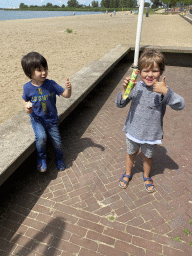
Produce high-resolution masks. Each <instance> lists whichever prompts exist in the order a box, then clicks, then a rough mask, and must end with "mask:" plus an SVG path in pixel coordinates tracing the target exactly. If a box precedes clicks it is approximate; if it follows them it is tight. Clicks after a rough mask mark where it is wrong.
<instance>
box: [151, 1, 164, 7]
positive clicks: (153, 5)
mask: <svg viewBox="0 0 192 256" xmlns="http://www.w3.org/2000/svg"><path fill="white" fill-rule="evenodd" d="M165 1H166V0H165ZM151 2H152V3H153V4H152V7H153V8H158V7H159V6H161V5H162V3H161V2H162V1H160V0H151Z"/></svg>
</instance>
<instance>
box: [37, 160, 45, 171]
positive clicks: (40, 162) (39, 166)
mask: <svg viewBox="0 0 192 256" xmlns="http://www.w3.org/2000/svg"><path fill="white" fill-rule="evenodd" d="M37 170H38V172H46V171H47V163H46V160H45V159H39V160H38V161H37Z"/></svg>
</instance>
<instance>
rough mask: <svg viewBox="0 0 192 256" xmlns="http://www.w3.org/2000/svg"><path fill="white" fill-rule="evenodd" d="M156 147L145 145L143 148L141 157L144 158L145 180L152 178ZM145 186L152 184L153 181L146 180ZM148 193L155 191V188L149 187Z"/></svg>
mask: <svg viewBox="0 0 192 256" xmlns="http://www.w3.org/2000/svg"><path fill="white" fill-rule="evenodd" d="M154 147H155V145H147V144H144V145H142V146H141V155H142V157H143V172H144V173H143V177H144V178H149V177H150V172H151V167H152V155H153V150H154ZM144 182H145V184H146V185H147V184H152V183H153V181H151V180H146V181H144ZM147 189H148V191H153V190H154V186H149V187H148V188H147Z"/></svg>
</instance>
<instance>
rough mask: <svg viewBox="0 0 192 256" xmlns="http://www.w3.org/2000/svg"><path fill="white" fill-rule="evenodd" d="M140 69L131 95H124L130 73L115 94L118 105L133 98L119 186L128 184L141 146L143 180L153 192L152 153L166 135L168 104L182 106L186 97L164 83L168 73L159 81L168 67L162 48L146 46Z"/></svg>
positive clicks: (176, 107) (125, 129)
mask: <svg viewBox="0 0 192 256" xmlns="http://www.w3.org/2000/svg"><path fill="white" fill-rule="evenodd" d="M138 69H139V70H140V75H141V79H142V81H140V82H138V83H136V85H135V86H134V88H133V89H132V91H131V93H130V95H129V97H128V98H127V99H126V100H124V99H123V96H124V93H125V90H126V88H127V85H128V83H129V80H130V77H126V79H125V80H124V84H123V91H122V92H119V93H118V95H117V98H116V105H117V107H119V108H123V107H125V106H126V105H127V104H128V103H129V102H131V106H130V110H129V113H128V116H127V119H126V122H125V125H124V128H123V131H124V132H125V133H126V142H127V156H126V172H125V173H123V175H122V177H121V178H120V181H119V186H120V187H121V188H126V187H127V186H128V183H129V180H130V179H131V177H132V174H131V170H132V167H133V165H134V162H135V158H136V156H137V154H138V152H139V149H140V148H141V155H142V158H143V170H144V173H143V180H144V184H145V188H146V190H147V192H149V193H150V192H154V184H153V180H152V178H151V177H150V171H151V166H152V155H153V151H154V148H155V145H157V144H161V139H162V138H163V117H164V114H165V111H166V106H167V105H169V106H170V107H171V108H172V109H175V110H181V109H183V108H184V106H185V104H184V99H183V98H182V97H181V96H179V95H178V94H176V93H175V92H174V91H173V90H172V89H171V88H170V87H168V86H167V85H166V84H165V77H163V79H162V81H159V80H160V76H161V75H162V74H163V71H164V69H165V59H164V56H163V55H162V54H161V53H160V52H159V51H157V50H154V49H152V50H150V49H146V50H145V51H144V52H143V53H142V54H141V57H140V58H139V62H138Z"/></svg>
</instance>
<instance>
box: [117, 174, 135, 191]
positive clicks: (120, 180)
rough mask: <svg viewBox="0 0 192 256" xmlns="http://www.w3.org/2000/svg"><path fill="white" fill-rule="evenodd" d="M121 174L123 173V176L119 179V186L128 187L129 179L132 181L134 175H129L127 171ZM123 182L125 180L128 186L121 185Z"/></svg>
mask: <svg viewBox="0 0 192 256" xmlns="http://www.w3.org/2000/svg"><path fill="white" fill-rule="evenodd" d="M121 175H122V176H121V178H120V179H119V187H120V188H127V186H128V184H129V181H130V180H131V178H132V175H128V174H126V173H122V174H121ZM124 177H127V178H128V179H129V180H128V181H126V180H124V179H123V178H124ZM121 182H123V183H124V184H126V186H122V185H121Z"/></svg>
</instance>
